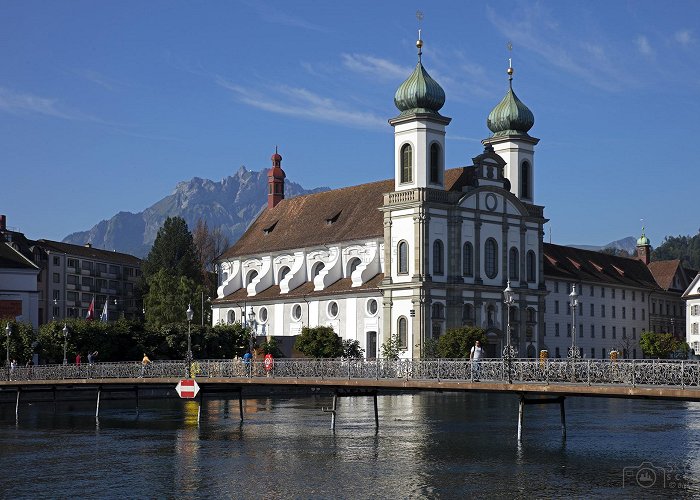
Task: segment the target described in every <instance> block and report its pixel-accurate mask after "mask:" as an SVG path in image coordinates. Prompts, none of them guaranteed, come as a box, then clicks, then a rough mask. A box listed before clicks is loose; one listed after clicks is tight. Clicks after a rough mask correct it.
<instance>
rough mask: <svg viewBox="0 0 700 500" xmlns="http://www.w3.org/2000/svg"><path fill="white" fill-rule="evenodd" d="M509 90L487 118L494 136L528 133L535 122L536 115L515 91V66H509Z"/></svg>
mask: <svg viewBox="0 0 700 500" xmlns="http://www.w3.org/2000/svg"><path fill="white" fill-rule="evenodd" d="M508 74H509V75H510V77H509V85H508V92H507V93H506V96H505V97H504V98H503V100H502V101H501V102H499V103H498V104H497V105H496V107H495V108H493V111H491V113H489V117H488V118H487V119H486V126H487V127H488V128H489V130H491V132H493V135H494V137H499V136H504V135H528V131H529V130H530V129H531V128H532V126H533V125H534V124H535V115H533V114H532V111H530V109H529V108H528V107H527V106H525V104H523V101H521V100H520V99H518V96H517V95H515V92H513V68H512V67H511V68H508Z"/></svg>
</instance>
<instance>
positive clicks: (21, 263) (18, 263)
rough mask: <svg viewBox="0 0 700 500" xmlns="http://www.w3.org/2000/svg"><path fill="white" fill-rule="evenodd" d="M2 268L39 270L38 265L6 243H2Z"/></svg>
mask: <svg viewBox="0 0 700 500" xmlns="http://www.w3.org/2000/svg"><path fill="white" fill-rule="evenodd" d="M0 268H2V269H31V270H33V271H38V270H39V268H38V267H37V265H36V264H34V263H33V262H32V261H31V260H29V259H27V258H26V257H25V256H24V255H22V254H21V253H20V252H19V250H16V249H15V248H13V247H12V244H11V243H4V242H3V243H0Z"/></svg>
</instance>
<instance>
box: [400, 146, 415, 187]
mask: <svg viewBox="0 0 700 500" xmlns="http://www.w3.org/2000/svg"><path fill="white" fill-rule="evenodd" d="M401 182H413V149H412V148H411V145H410V144H404V145H403V146H402V147H401Z"/></svg>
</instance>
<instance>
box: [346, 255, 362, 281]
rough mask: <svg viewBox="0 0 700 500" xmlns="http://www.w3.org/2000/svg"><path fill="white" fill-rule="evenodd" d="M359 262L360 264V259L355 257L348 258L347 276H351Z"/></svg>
mask: <svg viewBox="0 0 700 500" xmlns="http://www.w3.org/2000/svg"><path fill="white" fill-rule="evenodd" d="M360 264H362V261H361V260H360V259H358V258H357V257H354V258H352V259H350V262H348V275H347V277H348V278H349V277H350V276H352V273H354V272H355V269H357V267H358V266H359V265H360Z"/></svg>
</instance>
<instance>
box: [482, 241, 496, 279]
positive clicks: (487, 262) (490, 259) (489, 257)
mask: <svg viewBox="0 0 700 500" xmlns="http://www.w3.org/2000/svg"><path fill="white" fill-rule="evenodd" d="M484 255H485V259H484V268H485V270H486V276H488V277H489V278H495V277H496V276H497V275H498V265H497V262H498V243H496V240H494V239H493V238H489V239H487V240H486V243H485V244H484Z"/></svg>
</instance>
